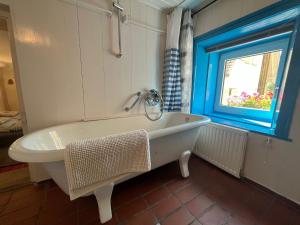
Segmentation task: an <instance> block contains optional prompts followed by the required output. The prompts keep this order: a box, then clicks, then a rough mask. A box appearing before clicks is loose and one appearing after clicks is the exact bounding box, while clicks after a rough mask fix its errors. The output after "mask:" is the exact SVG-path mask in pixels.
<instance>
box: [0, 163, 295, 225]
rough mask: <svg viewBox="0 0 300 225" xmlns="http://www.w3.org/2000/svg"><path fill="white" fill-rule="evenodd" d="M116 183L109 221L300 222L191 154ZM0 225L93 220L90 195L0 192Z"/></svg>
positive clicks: (69, 224) (80, 224) (87, 224)
mask: <svg viewBox="0 0 300 225" xmlns="http://www.w3.org/2000/svg"><path fill="white" fill-rule="evenodd" d="M190 173H191V176H190V178H188V179H182V178H181V176H180V172H179V167H178V165H177V163H171V164H168V165H166V166H164V167H161V168H159V169H157V170H154V171H152V172H150V173H147V174H144V175H142V176H139V177H137V178H135V179H132V180H130V181H128V182H125V183H123V184H120V185H117V186H116V187H115V189H114V192H113V198H112V206H113V219H112V220H111V221H110V222H108V223H107V224H109V225H117V224H118V225H155V224H157V223H160V224H161V225H189V224H191V225H255V224H257V225H300V212H299V211H298V210H299V209H298V207H295V206H293V205H292V204H287V203H286V202H285V201H283V200H282V199H280V198H279V197H277V196H275V195H273V194H270V193H268V192H264V191H262V190H260V189H257V187H256V186H253V185H250V184H248V183H244V182H242V181H240V180H238V179H235V178H233V177H232V176H230V175H227V174H226V173H224V172H222V171H220V170H218V169H216V168H215V167H214V166H212V165H210V164H208V163H206V162H204V161H202V160H201V159H198V158H196V157H192V159H191V161H190ZM0 212H1V214H0V224H1V225H13V224H20V225H33V224H36V225H97V224H100V222H99V220H98V210H97V204H96V200H95V198H94V197H93V196H90V197H84V198H80V199H77V200H75V201H72V202H71V201H70V200H69V198H68V196H66V195H65V194H64V193H63V192H62V191H61V190H60V189H59V188H58V187H57V186H56V185H55V184H54V183H53V182H51V181H47V182H44V183H42V184H39V185H37V186H33V185H30V186H26V187H23V188H21V189H17V190H14V191H10V192H3V193H0Z"/></svg>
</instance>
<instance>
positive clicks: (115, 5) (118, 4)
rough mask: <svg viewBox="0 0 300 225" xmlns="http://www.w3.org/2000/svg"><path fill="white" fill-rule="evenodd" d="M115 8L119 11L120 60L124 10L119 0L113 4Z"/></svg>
mask: <svg viewBox="0 0 300 225" xmlns="http://www.w3.org/2000/svg"><path fill="white" fill-rule="evenodd" d="M113 7H114V8H116V9H117V10H118V38H119V53H118V54H117V55H116V56H117V57H118V58H121V57H122V37H121V16H122V15H121V13H122V12H123V10H124V8H123V7H122V6H121V5H120V3H119V0H118V1H117V2H113Z"/></svg>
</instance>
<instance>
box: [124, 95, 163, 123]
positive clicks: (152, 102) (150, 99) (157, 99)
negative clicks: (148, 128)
mask: <svg viewBox="0 0 300 225" xmlns="http://www.w3.org/2000/svg"><path fill="white" fill-rule="evenodd" d="M141 98H143V100H144V109H145V115H146V117H147V118H148V119H149V120H151V121H155V120H158V119H160V118H161V117H162V114H163V108H164V103H163V99H162V96H161V95H160V94H159V92H158V91H157V90H155V89H151V90H146V91H144V93H143V94H142V92H141V91H139V92H137V93H136V94H135V99H134V101H133V99H132V101H133V103H132V104H131V105H130V106H126V107H125V111H126V112H128V111H130V110H131V109H133V108H134V107H135V105H136V104H137V103H138V102H139V100H140V99H141ZM157 105H159V107H160V113H159V116H158V117H156V118H152V117H151V116H150V114H151V115H152V114H153V113H148V111H147V109H148V107H149V106H150V107H154V106H157Z"/></svg>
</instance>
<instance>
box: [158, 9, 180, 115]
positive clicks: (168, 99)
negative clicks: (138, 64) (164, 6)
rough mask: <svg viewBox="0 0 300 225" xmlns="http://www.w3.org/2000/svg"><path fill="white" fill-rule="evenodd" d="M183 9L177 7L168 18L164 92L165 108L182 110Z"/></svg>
mask: <svg viewBox="0 0 300 225" xmlns="http://www.w3.org/2000/svg"><path fill="white" fill-rule="evenodd" d="M181 14H182V9H181V8H176V9H175V10H174V11H173V12H172V13H171V14H170V15H169V16H168V18H167V38H166V39H167V40H166V50H165V58H164V72H163V86H162V94H163V100H164V110H166V111H181V75H180V72H181V69H180V51H179V34H180V25H181Z"/></svg>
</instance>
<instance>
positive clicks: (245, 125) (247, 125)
mask: <svg viewBox="0 0 300 225" xmlns="http://www.w3.org/2000/svg"><path fill="white" fill-rule="evenodd" d="M208 116H209V117H210V119H211V121H212V122H214V123H219V124H223V125H226V126H230V127H236V128H240V129H244V130H247V131H250V132H253V133H258V134H262V135H266V136H270V137H274V138H277V139H281V140H285V141H290V142H291V141H292V140H291V139H289V138H285V137H280V136H277V135H276V134H275V132H274V129H273V128H271V124H270V123H265V122H261V121H255V120H249V119H245V118H240V117H234V116H229V115H222V114H217V113H214V114H212V115H208Z"/></svg>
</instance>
